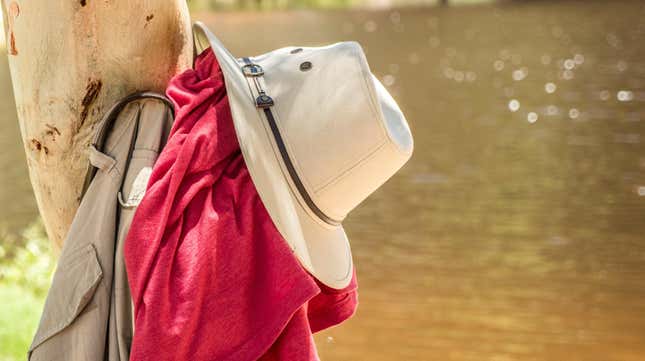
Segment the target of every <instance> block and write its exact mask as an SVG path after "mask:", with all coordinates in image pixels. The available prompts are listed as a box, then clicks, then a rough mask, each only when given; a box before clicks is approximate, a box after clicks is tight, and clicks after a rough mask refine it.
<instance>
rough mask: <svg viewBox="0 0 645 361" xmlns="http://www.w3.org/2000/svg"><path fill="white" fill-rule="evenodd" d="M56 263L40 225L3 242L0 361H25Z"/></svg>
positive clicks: (0, 252) (0, 255) (0, 244)
mask: <svg viewBox="0 0 645 361" xmlns="http://www.w3.org/2000/svg"><path fill="white" fill-rule="evenodd" d="M54 267H55V261H54V259H53V257H52V256H51V252H50V250H49V241H48V239H47V236H46V235H45V231H44V229H43V226H42V224H41V223H40V222H36V223H34V224H32V225H31V226H29V227H27V229H26V230H25V231H24V232H23V234H22V235H21V236H19V237H16V236H7V235H5V236H3V237H2V238H1V242H0V300H2V307H0V361H13V360H24V359H25V358H26V352H27V348H28V347H29V344H30V343H31V338H32V336H33V333H34V331H35V329H36V326H37V325H38V320H39V319H40V312H41V310H42V307H43V303H44V299H45V296H46V295H47V290H48V289H49V284H50V281H51V275H52V272H53V270H54Z"/></svg>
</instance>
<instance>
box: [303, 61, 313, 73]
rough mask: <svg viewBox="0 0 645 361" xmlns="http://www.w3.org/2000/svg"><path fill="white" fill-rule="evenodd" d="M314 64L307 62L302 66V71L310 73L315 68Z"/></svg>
mask: <svg viewBox="0 0 645 361" xmlns="http://www.w3.org/2000/svg"><path fill="white" fill-rule="evenodd" d="M313 66H314V65H313V64H311V62H310V61H305V62H304V63H302V64H300V71H308V70H311V68H313Z"/></svg>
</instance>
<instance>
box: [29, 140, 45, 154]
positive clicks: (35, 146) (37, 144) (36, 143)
mask: <svg viewBox="0 0 645 361" xmlns="http://www.w3.org/2000/svg"><path fill="white" fill-rule="evenodd" d="M31 145H33V146H34V148H36V150H38V151H40V150H41V149H42V147H43V145H42V144H41V143H40V142H39V141H38V140H36V138H31Z"/></svg>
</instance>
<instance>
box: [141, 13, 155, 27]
mask: <svg viewBox="0 0 645 361" xmlns="http://www.w3.org/2000/svg"><path fill="white" fill-rule="evenodd" d="M154 17H155V14H150V15H148V16H146V24H145V25H144V26H143V27H144V28H145V27H146V26H148V24H149V23H150V20H152V19H153V18H154Z"/></svg>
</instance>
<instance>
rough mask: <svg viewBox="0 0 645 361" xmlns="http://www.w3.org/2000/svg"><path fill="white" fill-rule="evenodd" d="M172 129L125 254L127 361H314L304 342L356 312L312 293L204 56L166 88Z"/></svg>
mask: <svg viewBox="0 0 645 361" xmlns="http://www.w3.org/2000/svg"><path fill="white" fill-rule="evenodd" d="M167 95H168V96H169V97H170V98H171V100H172V101H173V102H174V104H175V110H176V119H175V123H174V125H173V129H172V131H171V134H170V138H169V140H168V143H167V145H166V146H165V148H164V150H163V151H162V152H161V154H160V155H159V159H158V160H157V162H156V164H155V166H154V169H153V171H152V176H151V178H150V181H149V183H148V188H147V192H146V195H145V196H144V198H143V200H142V201H141V203H140V204H139V207H138V209H137V211H136V213H135V216H134V219H133V221H132V224H131V228H130V232H129V234H128V237H127V239H126V243H125V250H124V252H125V262H126V268H127V273H128V280H129V283H130V288H131V291H132V298H133V302H134V314H135V315H134V316H135V332H134V338H133V340H132V346H131V355H130V359H131V360H137V361H139V360H231V361H234V360H236V361H237V360H239V361H249V360H258V359H261V360H264V361H270V360H290V361H298V360H317V359H318V357H317V355H316V350H315V345H314V343H313V338H312V335H311V334H312V332H316V331H318V330H321V329H324V328H327V327H330V326H332V325H335V324H338V323H340V322H342V321H343V320H345V319H347V318H348V317H350V316H351V315H352V314H353V313H354V310H355V308H356V305H357V297H356V294H357V293H356V287H357V286H356V278H355V276H354V279H353V280H352V282H351V284H350V285H349V286H348V287H347V288H346V289H344V290H333V289H329V288H327V287H325V286H323V285H321V284H320V283H319V282H318V281H316V280H315V279H314V278H313V277H312V276H311V275H309V274H308V273H307V272H306V271H305V270H304V269H303V268H302V267H301V266H300V264H299V263H298V261H297V259H296V258H295V256H294V254H293V253H292V252H291V250H290V248H289V247H288V245H287V243H286V241H285V240H284V239H283V238H282V237H281V235H280V234H279V232H278V231H277V229H276V228H275V226H274V224H273V223H272V221H271V219H270V217H269V215H268V213H267V211H266V209H265V208H264V205H263V204H262V201H261V200H260V198H259V196H258V194H257V191H256V189H255V187H254V185H253V183H252V181H251V178H250V176H249V173H248V170H247V168H246V165H245V163H244V159H243V158H242V155H241V153H240V148H239V144H238V142H237V138H236V135H235V130H234V127H233V121H232V118H231V112H230V108H229V104H228V98H227V96H226V89H225V87H224V79H223V75H222V73H221V70H220V69H219V65H218V64H217V61H216V60H215V57H214V56H213V55H212V52H211V51H210V50H207V51H205V52H204V53H203V54H202V55H200V56H199V57H198V59H197V61H196V65H195V70H188V71H186V72H184V73H182V74H180V75H178V76H176V77H175V78H173V79H172V80H171V82H170V84H169V86H168V89H167Z"/></svg>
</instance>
